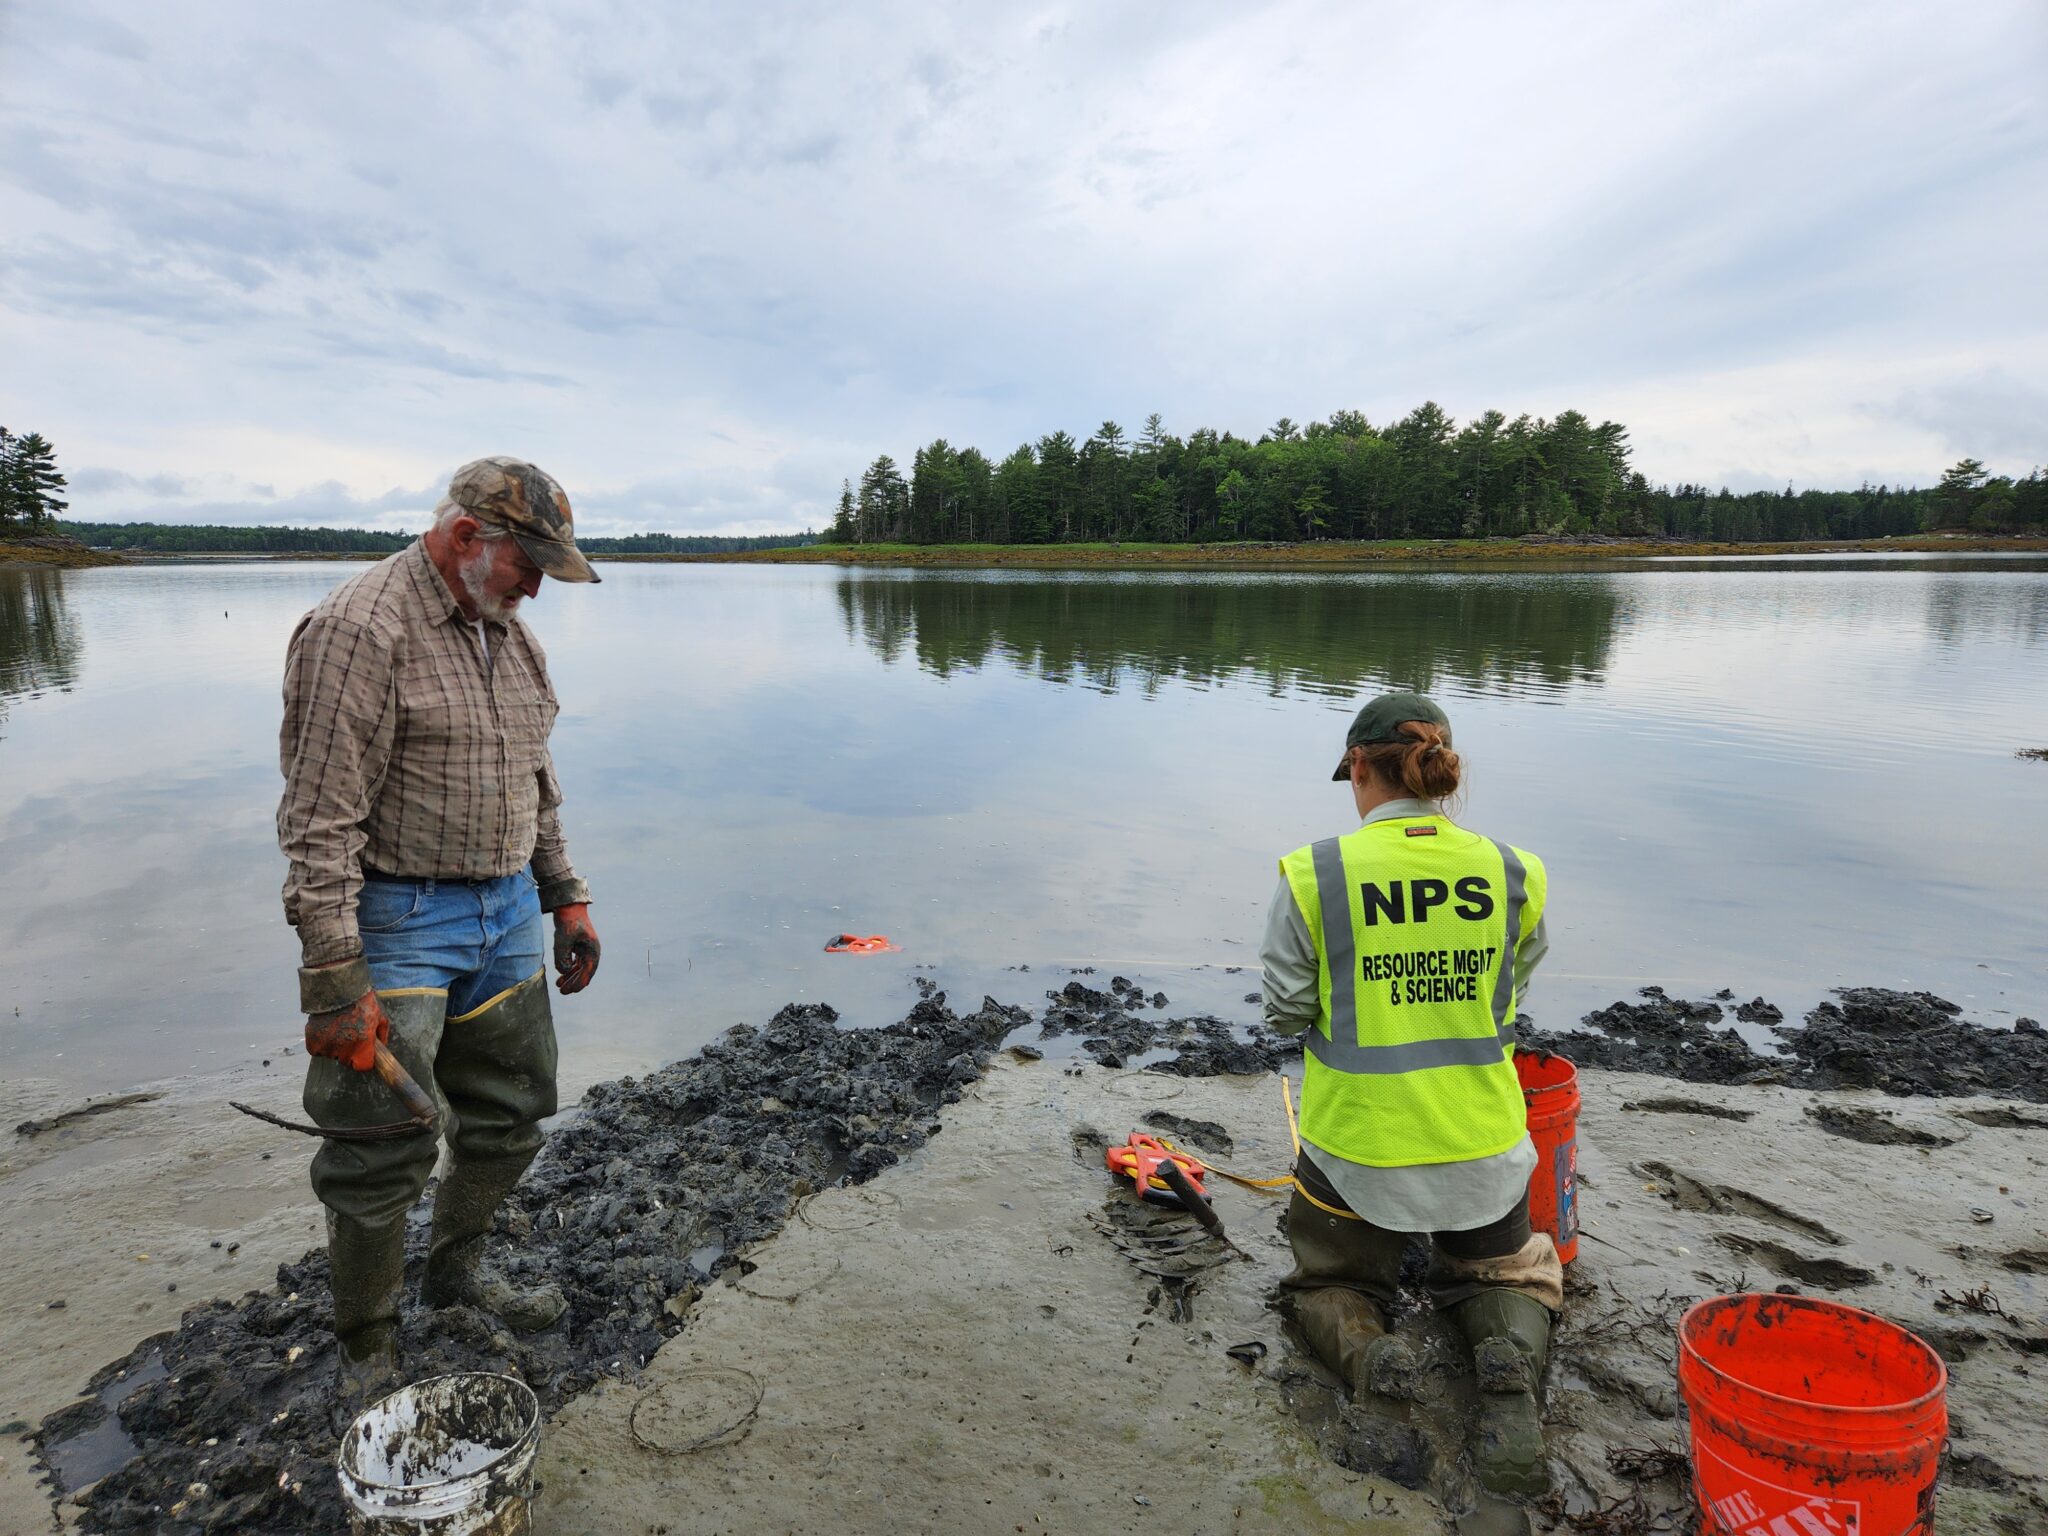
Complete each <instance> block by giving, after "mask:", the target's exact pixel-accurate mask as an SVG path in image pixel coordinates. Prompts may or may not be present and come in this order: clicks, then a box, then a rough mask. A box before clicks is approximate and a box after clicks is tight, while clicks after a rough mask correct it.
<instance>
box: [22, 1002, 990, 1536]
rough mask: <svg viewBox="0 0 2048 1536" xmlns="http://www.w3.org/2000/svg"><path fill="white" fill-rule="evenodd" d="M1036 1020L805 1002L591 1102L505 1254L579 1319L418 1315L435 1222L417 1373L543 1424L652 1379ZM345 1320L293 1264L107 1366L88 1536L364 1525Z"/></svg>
mask: <svg viewBox="0 0 2048 1536" xmlns="http://www.w3.org/2000/svg"><path fill="white" fill-rule="evenodd" d="M1029 1022H1030V1018H1029V1015H1028V1014H1026V1013H1025V1012H1024V1011H1023V1010H1022V1009H1014V1008H1003V1007H1000V1006H998V1005H997V1004H995V1003H993V1002H988V1001H984V1003H983V1005H982V1007H981V1008H980V1009H978V1010H977V1011H975V1012H974V1013H972V1014H969V1015H966V1016H965V1017H961V1016H959V1015H956V1014H955V1013H953V1012H952V1011H951V1010H950V1009H949V1008H948V1007H947V1006H946V999H945V995H944V994H943V993H932V992H928V993H927V995H926V996H925V998H924V999H923V1000H922V1001H920V1002H919V1003H918V1004H917V1006H916V1007H915V1008H913V1009H912V1010H911V1012H910V1014H909V1015H908V1016H907V1017H906V1018H904V1019H903V1020H902V1021H901V1022H900V1023H897V1024H893V1025H890V1026H888V1027H887V1028H883V1029H872V1030H852V1029H847V1030H842V1029H840V1028H839V1027H838V1025H837V1016H836V1015H835V1014H834V1013H833V1011H832V1010H831V1009H830V1008H827V1007H823V1006H819V1005H809V1006H803V1007H790V1008H785V1009H784V1010H782V1012H781V1013H779V1014H777V1015H776V1016H775V1018H774V1019H773V1020H772V1021H771V1022H770V1023H769V1024H768V1025H767V1026H765V1027H764V1028H760V1029H755V1028H752V1027H750V1026H746V1025H742V1026H740V1027H738V1028H736V1029H733V1030H731V1031H729V1032H728V1033H727V1034H725V1035H724V1036H722V1037H721V1038H720V1039H718V1040H717V1041H714V1042H713V1043H712V1044H711V1045H709V1046H707V1047H706V1048H705V1049H704V1051H703V1053H702V1054H701V1055H699V1056H697V1057H695V1058H693V1059H691V1060H688V1061H684V1062H679V1063H676V1064H675V1065H673V1066H670V1067H666V1068H663V1069H662V1070H661V1071H658V1072H653V1073H650V1074H648V1075H647V1076H646V1077H643V1078H637V1079H635V1078H625V1079H621V1080H619V1081H617V1082H613V1083H607V1084H601V1085H599V1086H598V1087H596V1088H593V1089H592V1090H591V1091H590V1092H589V1094H587V1095H586V1096H585V1098H584V1100H583V1103H582V1106H581V1109H580V1112H579V1113H578V1114H577V1115H576V1116H575V1117H574V1118H573V1119H571V1120H570V1121H569V1122H568V1123H566V1124H564V1125H562V1126H561V1127H560V1128H558V1129H557V1130H556V1131H555V1132H554V1133H553V1134H552V1135H551V1136H550V1138H549V1140H548V1144H547V1146H546V1148H545V1149H544V1150H543V1152H542V1155H541V1157H540V1159H539V1160H538V1161H537V1162H536V1163H535V1164H534V1167H533V1169H532V1171H531V1172H530V1173H529V1174H528V1175H527V1177H526V1178H525V1180H523V1181H522V1182H521V1184H520V1186H519V1187H518V1189H517V1190H515V1192H514V1193H513V1195H512V1197H511V1199H510V1200H509V1201H508V1202H507V1206H506V1209H505V1210H504V1211H503V1212H501V1213H500V1217H499V1237H500V1239H501V1241H500V1242H499V1243H497V1244H496V1245H494V1248H495V1250H496V1251H497V1252H499V1253H502V1254H503V1255H505V1268H506V1269H507V1271H508V1272H510V1273H511V1274H512V1275H513V1276H515V1277H516V1278H519V1279H521V1280H527V1281H534V1282H538V1281H543V1280H551V1281H553V1282H555V1283H556V1284H558V1285H560V1286H561V1287H562V1289H563V1291H564V1292H565V1294H566V1295H567V1296H568V1299H569V1310H568V1312H567V1313H566V1314H565V1316H564V1318H563V1320H562V1321H561V1322H560V1323H558V1324H556V1325H555V1326H554V1327H552V1328H550V1329H548V1330H546V1331H545V1332H542V1333H539V1334H533V1335H524V1336H520V1335H514V1334H512V1333H510V1332H507V1331H505V1330H503V1329H502V1328H500V1327H499V1326H498V1325H497V1324H496V1322H495V1320H493V1319H491V1318H490V1317H488V1316H486V1315H485V1314H482V1313H479V1312H476V1311H473V1310H470V1309H468V1308H464V1307H452V1308H448V1309H445V1310H442V1311H438V1312H437V1311H430V1310H428V1309H426V1308H424V1307H420V1306H418V1305H415V1304H413V1300H412V1298H413V1297H414V1296H415V1295H416V1291H417V1281H418V1275H419V1269H420V1266H421V1264H422V1263H423V1261H424V1257H425V1239H426V1231H425V1225H424V1216H425V1209H424V1208H422V1210H421V1211H419V1212H418V1213H416V1215H417V1216H418V1217H419V1218H420V1219H419V1220H418V1221H417V1222H416V1225H415V1230H414V1231H413V1233H412V1236H411V1238H410V1240H409V1242H408V1251H407V1273H408V1286H407V1298H408V1305H407V1310H406V1316H405V1320H404V1328H403V1335H402V1338H401V1343H400V1349H401V1354H402V1359H403V1361H404V1364H405V1367H406V1369H407V1372H408V1374H409V1375H410V1376H412V1377H413V1378H414V1379H418V1378H420V1377H424V1376H428V1375H433V1374H438V1373H440V1372H444V1371H452V1370H500V1371H505V1372H506V1373H508V1374H511V1375H514V1376H517V1377H519V1378H521V1379H522V1380H524V1381H526V1382H527V1383H528V1385H530V1386H532V1387H533V1389H534V1390H535V1392H536V1393H538V1394H539V1396H540V1399H541V1403H542V1406H543V1409H544V1410H552V1409H554V1408H555V1407H556V1406H558V1405H559V1404H560V1403H562V1402H563V1401H564V1400H565V1399H567V1398H569V1397H571V1396H574V1395H575V1394H576V1393H578V1392H580V1391H582V1390H583V1389H584V1388H586V1387H588V1386H590V1385H591V1384H593V1383H594V1382H595V1381H597V1380H598V1379H599V1378H600V1377H601V1376H605V1375H625V1374H631V1373H632V1372H634V1371H636V1370H637V1369H638V1368H639V1367H640V1366H641V1365H642V1364H643V1363H644V1362H645V1360H646V1358H647V1357H648V1356H649V1355H651V1354H652V1353H653V1352H654V1350H655V1349H656V1348H657V1347H659V1345H660V1344H661V1343H662V1341H663V1340H664V1339H665V1338H667V1337H669V1336H671V1335H673V1334H675V1333H676V1332H678V1331H679V1330H680V1328H681V1327H682V1321H681V1319H682V1318H683V1316H684V1314H685V1313H686V1312H687V1309H688V1306H689V1303H690V1301H691V1300H692V1299H694V1297H695V1295H696V1291H697V1288H698V1287H699V1286H701V1285H702V1284H703V1283H704V1282H705V1281H706V1280H708V1279H709V1278H710V1277H711V1276H712V1275H714V1274H717V1273H721V1272H723V1271H724V1270H726V1269H728V1268H731V1267H733V1266H735V1265H739V1264H741V1263H742V1260H741V1259H740V1258H739V1257H738V1256H736V1254H735V1250H737V1249H739V1248H741V1247H743V1246H744V1245H746V1244H749V1243H753V1242H757V1241H759V1240H760V1239H762V1238H766V1237H769V1236H771V1235H773V1234H774V1233H775V1232H777V1231H778V1230H780V1229H781V1228H782V1226H783V1225H784V1224H785V1223H786V1222H787V1220H788V1219H789V1215H790V1212H791V1209H792V1207H793V1205H794V1204H795V1202H796V1201H798V1200H799V1199H800V1198H801V1197H802V1196H804V1195H806V1194H809V1193H811V1192H812V1191H814V1190H817V1189H821V1188H824V1187H825V1186H827V1185H830V1184H834V1183H837V1182H839V1181H841V1180H845V1181H847V1182H852V1183H858V1182H861V1181H863V1180H865V1179H868V1178H870V1177H872V1176H873V1175H874V1174H876V1173H879V1172H880V1171H881V1170H882V1169H884V1168H887V1167H889V1166H890V1165H891V1164H893V1163H895V1162H896V1161H897V1160H898V1159H899V1158H900V1157H901V1156H902V1155H903V1154H904V1153H906V1152H908V1151H911V1150H912V1149H914V1148H916V1147H919V1146H922V1145H923V1144H924V1142H925V1141H926V1139H927V1138H928V1137H929V1136H930V1135H931V1134H932V1133H933V1132H934V1131H935V1130H936V1129H937V1128H938V1120H937V1111H938V1110H939V1108H940V1107H941V1106H942V1105H944V1104H947V1103H950V1102H952V1101H954V1100H956V1099H958V1098H959V1096H960V1094H961V1092H962V1090H963V1089H964V1088H965V1087H966V1086H967V1085H968V1084H971V1083H974V1082H975V1081H977V1080H978V1079H979V1077H980V1076H981V1074H982V1072H983V1071H984V1070H985V1069H986V1067H987V1065H988V1062H989V1060H990V1058H991V1056H992V1054H993V1053H994V1051H995V1050H996V1049H998V1048H999V1047H1000V1046H1001V1044H1002V1043H1003V1040H1004V1039H1005V1037H1006V1036H1008V1035H1009V1034H1010V1033H1011V1032H1012V1031H1014V1030H1016V1029H1018V1028H1020V1027H1022V1026H1024V1025H1026V1024H1028V1023H1029ZM328 1317H329V1302H328V1291H327V1260H326V1256H325V1254H324V1253H319V1252H315V1253H311V1254H308V1255H307V1256H306V1257H305V1258H304V1259H302V1260H300V1261H299V1262H298V1263H296V1264H287V1265H283V1266H280V1268H279V1270H278V1275H277V1284H276V1286H275V1287H274V1288H273V1289H271V1290H269V1291H265V1292H251V1293H250V1294H248V1295H246V1296H244V1297H243V1298H242V1299H241V1300H240V1301H237V1302H215V1303H211V1304H209V1305H207V1306H204V1307H200V1308H195V1309H194V1310H192V1311H190V1312H188V1313H186V1314H185V1317H184V1319H183V1320H182V1322H181V1323H180V1326H179V1327H178V1329H177V1330H176V1331H175V1332H174V1333H170V1334H164V1335H159V1336H158V1337H156V1338H154V1339H152V1340H149V1341H147V1342H146V1343H145V1344H143V1345H142V1346H140V1347H138V1348H137V1349H136V1350H135V1351H134V1353H132V1354H131V1355H130V1356H129V1357H128V1358H127V1359H125V1360H122V1361H119V1362H117V1363H116V1364H114V1365H111V1366H109V1367H107V1368H106V1369H105V1370H103V1371H102V1372H100V1373H99V1375H98V1376H97V1377H96V1378H95V1379H94V1381H93V1383H92V1388H91V1390H92V1396H90V1397H88V1398H87V1399H86V1400H85V1401H84V1402H83V1403H82V1404H79V1405H75V1406H73V1407H72V1408H68V1409H65V1410H63V1411H62V1412H60V1413H58V1414H55V1415H53V1416H51V1417H50V1418H49V1419H47V1420H45V1421H44V1423H43V1425H42V1427H41V1429H40V1431H39V1433H38V1437H37V1438H38V1445H39V1449H40V1453H41V1455H42V1457H43V1459H44V1463H45V1465H46V1466H48V1467H52V1468H55V1469H57V1470H58V1471H59V1473H60V1477H59V1482H60V1485H61V1484H63V1483H65V1482H71V1483H72V1484H73V1486H75V1479H76V1478H77V1477H78V1476H80V1475H96V1474H97V1473H99V1472H101V1471H105V1472H106V1475H105V1476H104V1477H103V1478H101V1479H100V1481H98V1482H97V1483H95V1484H94V1485H93V1486H92V1487H91V1488H90V1489H89V1490H88V1491H86V1492H85V1494H84V1496H83V1500H82V1502H83V1504H84V1518H83V1525H84V1528H85V1529H87V1530H89V1531H110V1532H144V1531H147V1532H162V1533H165V1536H186V1533H197V1532H269V1531H277V1532H283V1531H291V1532H308V1533H317V1532H329V1531H340V1530H341V1529H343V1525H344V1517H343V1514H342V1509H341V1504H340V1497H339V1493H338V1491H337V1485H336V1481H335V1471H334V1456H335V1451H336V1445H337V1440H336V1435H335V1433H334V1431H333V1430H332V1428H331V1427H330V1426H329V1423H328V1414H327V1404H328V1400H329V1394H330V1387H331V1384H332V1380H333V1370H334V1347H333V1342H332V1336H331V1334H330V1333H329V1326H328ZM138 1378H139V1379H140V1385H131V1384H132V1383H135V1382H136V1381H137V1380H138ZM89 1436H90V1437H96V1440H95V1441H94V1442H91V1443H95V1444H98V1443H101V1442H104V1450H105V1451H106V1452H107V1453H109V1454H110V1455H112V1456H118V1455H122V1454H126V1455H127V1457H128V1459H127V1460H126V1462H125V1464H124V1465H120V1466H117V1467H113V1468H112V1469H111V1470H110V1469H108V1468H107V1467H106V1466H104V1465H85V1464H81V1463H80V1461H79V1460H78V1458H77V1457H75V1456H74V1455H73V1454H72V1452H73V1451H74V1450H75V1448H76V1447H77V1445H78V1443H79V1442H80V1441H81V1440H82V1439H84V1438H85V1437H89ZM66 1473H68V1474H69V1476H65V1475H64V1474H66ZM194 1490H197V1491H196V1492H195V1491H194ZM174 1507H175V1513H174V1512H173V1510H174Z"/></svg>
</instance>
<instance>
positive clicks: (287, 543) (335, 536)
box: [54, 522, 817, 555]
mask: <svg viewBox="0 0 2048 1536" xmlns="http://www.w3.org/2000/svg"><path fill="white" fill-rule="evenodd" d="M54 527H55V530H56V531H57V532H59V533H63V534H68V535H70V536H71V537H72V538H74V539H77V540H78V541H79V542H80V543H82V544H87V545H90V546H91V547H93V548H95V549H114V550H125V551H130V552H133V553H136V554H157V555H177V554H195V555H196V554H207V555H218V554H260V555H294V554H305V555H388V554H394V553H396V552H397V551H399V550H401V549H403V548H405V546H406V545H408V544H410V543H411V542H412V541H413V540H414V539H415V538H416V537H418V535H416V534H411V533H389V532H386V531H384V530H382V529H376V528H292V527H287V526H284V525H282V524H263V525H257V526H251V527H236V526H231V525H224V524H218V523H79V522H60V523H57V524H55V525H54ZM576 542H577V544H578V545H579V546H580V547H581V548H582V549H583V550H584V552H585V553H587V554H593V555H726V554H742V553H746V552H748V551H751V550H759V549H790V548H794V547H799V546H802V545H805V544H812V543H815V542H817V535H816V534H813V533H808V532H806V533H793V534H766V535H759V536H742V535H737V534H675V533H635V534H629V535H627V536H625V537H622V538H594V537H589V536H585V537H583V538H580V539H578V540H577V541H576Z"/></svg>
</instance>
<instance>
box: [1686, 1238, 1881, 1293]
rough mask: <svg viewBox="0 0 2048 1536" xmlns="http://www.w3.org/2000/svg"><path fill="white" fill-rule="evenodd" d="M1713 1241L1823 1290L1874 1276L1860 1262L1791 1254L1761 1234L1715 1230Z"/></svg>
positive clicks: (1865, 1281)
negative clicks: (1754, 1235) (1748, 1235)
mask: <svg viewBox="0 0 2048 1536" xmlns="http://www.w3.org/2000/svg"><path fill="white" fill-rule="evenodd" d="M1714 1241H1715V1242H1717V1243H1719V1244H1720V1245H1721V1246H1722V1247H1723V1248H1726V1249H1728V1250H1729V1251H1731V1252H1733V1253H1739V1254H1741V1255H1742V1256H1743V1257H1745V1258H1751V1259H1755V1260H1756V1261H1757V1262H1758V1263H1759V1264H1761V1265H1763V1266H1764V1268H1766V1269H1768V1270H1769V1271H1770V1272H1771V1273H1772V1274H1774V1275H1783V1276H1784V1277H1785V1278H1786V1279H1788V1280H1804V1281H1805V1282H1806V1283H1807V1284H1808V1285H1817V1286H1819V1287H1821V1289H1823V1290H1828V1291H1846V1290H1849V1289H1851V1288H1852V1287H1854V1286H1859V1285H1868V1284H1870V1283H1871V1281H1873V1280H1875V1279H1876V1278H1877V1276H1876V1275H1875V1274H1874V1273H1873V1272H1871V1271H1870V1270H1867V1269H1865V1268H1864V1267H1863V1266H1862V1265H1860V1264H1845V1263H1843V1262H1842V1261H1841V1260H1840V1259H1810V1258H1808V1257H1807V1256H1806V1255H1805V1254H1803V1253H1794V1252H1793V1251H1792V1250H1791V1249H1790V1248H1787V1247H1786V1246H1785V1245H1784V1244H1783V1243H1774V1242H1772V1241H1771V1240H1770V1239H1769V1238H1765V1237H1745V1236H1743V1235H1742V1234H1741V1233H1740V1232H1717V1233H1715V1234H1714Z"/></svg>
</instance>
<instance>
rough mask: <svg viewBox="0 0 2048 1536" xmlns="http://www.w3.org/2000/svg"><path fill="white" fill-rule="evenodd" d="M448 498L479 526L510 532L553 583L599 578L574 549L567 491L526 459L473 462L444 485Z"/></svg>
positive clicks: (574, 537) (496, 459) (571, 516)
mask: <svg viewBox="0 0 2048 1536" xmlns="http://www.w3.org/2000/svg"><path fill="white" fill-rule="evenodd" d="M448 499H449V500H450V501H452V502H454V503H455V504H456V505H457V506H459V507H460V508H462V510H463V511H465V512H467V513H468V514H469V515H470V516H471V517H473V518H475V519H476V520H477V521H478V522H480V523H490V524H491V525H492V526H494V527H498V528H503V529H504V530H506V531H507V532H508V533H510V534H511V535H512V537H513V538H515V539H517V540H518V541H519V547H520V548H521V549H523V550H525V551H526V554H527V558H529V559H530V560H532V561H533V563H534V564H535V565H537V566H539V567H540V568H541V569H542V570H544V571H546V572H547V573H548V574H549V575H550V576H552V577H554V578H555V580H557V581H596V580H598V574H597V572H596V571H593V570H592V569H591V568H590V562H589V561H588V560H586V559H584V558H583V551H582V550H580V549H578V548H577V547H576V520H575V517H574V515H573V514H572V513H571V512H570V511H569V496H568V493H567V492H565V491H564V490H563V489H562V488H561V486H559V485H557V484H556V483H555V478H554V476H552V475H549V474H544V473H543V472H542V471H540V470H538V469H536V468H534V466H533V465H531V464H529V463H527V462H526V461H525V460H524V459H513V458H506V457H504V456H502V455H500V456H497V457H494V458H488V459H472V460H471V461H470V462H469V463H467V464H465V465H463V466H462V468H460V469H458V470H457V471H455V478H454V479H453V480H450V481H449V482H448Z"/></svg>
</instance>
